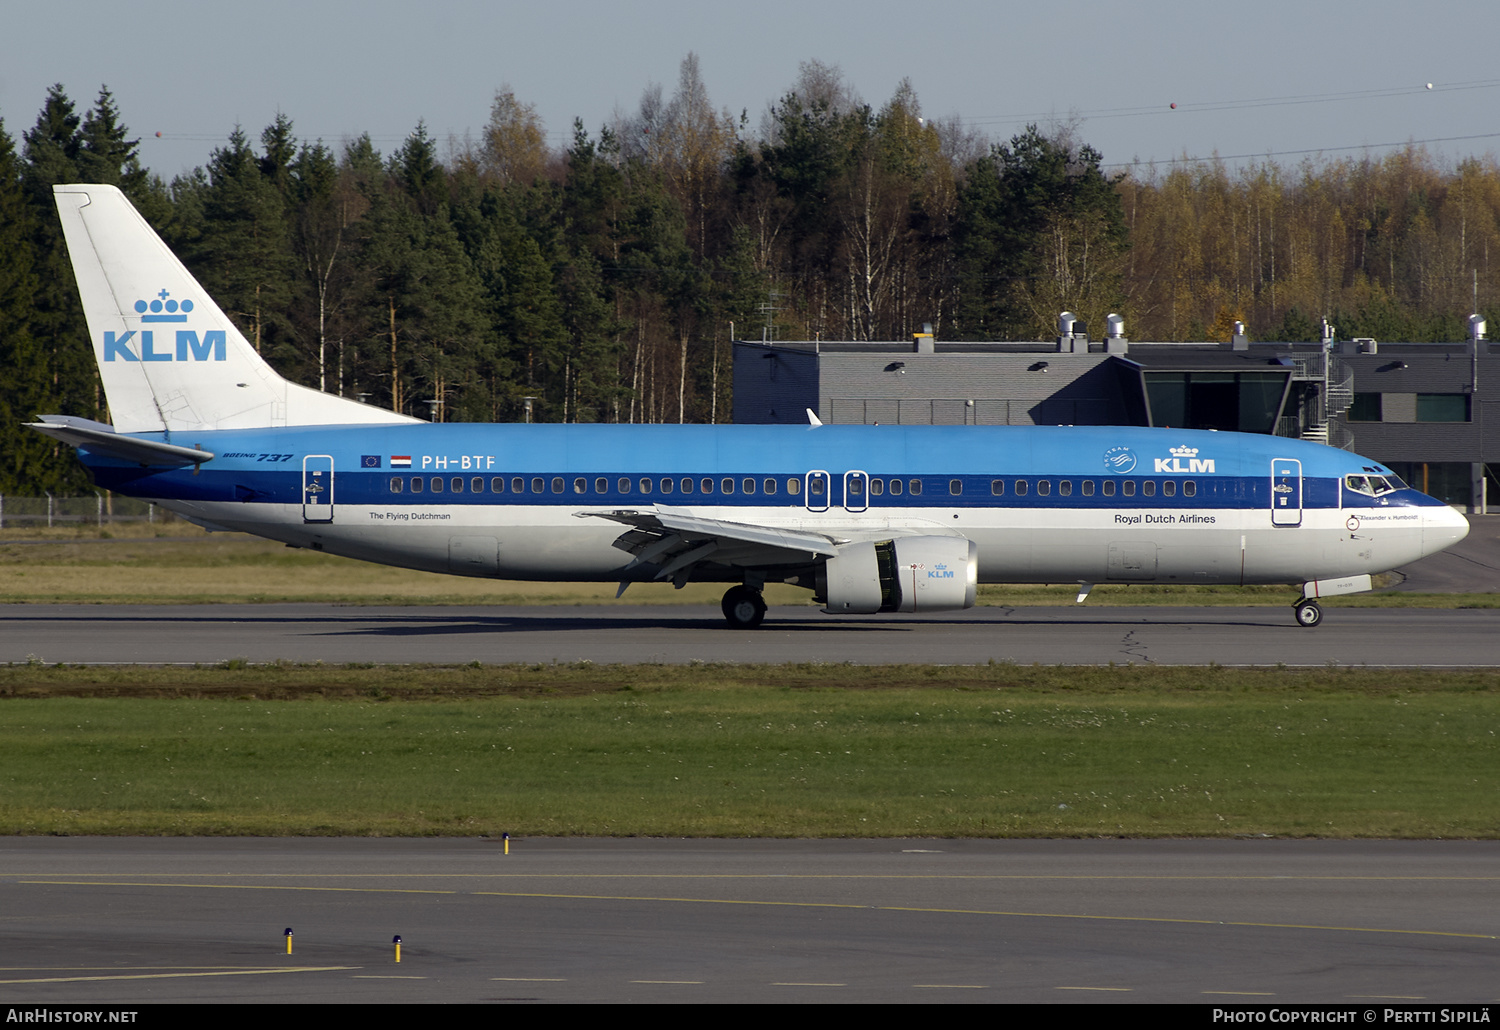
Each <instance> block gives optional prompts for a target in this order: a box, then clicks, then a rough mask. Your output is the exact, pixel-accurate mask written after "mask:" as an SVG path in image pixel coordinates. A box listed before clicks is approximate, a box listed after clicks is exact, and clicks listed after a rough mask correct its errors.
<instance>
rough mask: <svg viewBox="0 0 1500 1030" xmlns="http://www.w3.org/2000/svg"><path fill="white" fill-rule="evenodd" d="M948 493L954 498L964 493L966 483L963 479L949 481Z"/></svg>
mask: <svg viewBox="0 0 1500 1030" xmlns="http://www.w3.org/2000/svg"><path fill="white" fill-rule="evenodd" d="M948 492H949V493H950V494H952V495H953V496H954V497H957V496H958V495H959V494H961V493H963V492H964V481H963V480H962V479H950V480H948Z"/></svg>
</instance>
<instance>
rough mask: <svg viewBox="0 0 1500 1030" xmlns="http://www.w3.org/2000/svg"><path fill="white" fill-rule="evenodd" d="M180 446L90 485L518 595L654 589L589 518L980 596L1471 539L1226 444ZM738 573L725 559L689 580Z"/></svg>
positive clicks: (374, 440)
mask: <svg viewBox="0 0 1500 1030" xmlns="http://www.w3.org/2000/svg"><path fill="white" fill-rule="evenodd" d="M144 435H149V436H150V437H151V438H154V439H163V435H162V434H144ZM171 442H173V443H175V444H178V445H179V446H180V445H188V446H194V447H201V448H202V449H204V450H208V451H212V452H213V453H214V454H215V457H214V459H213V460H212V461H211V462H207V463H204V464H203V465H202V466H201V467H199V468H198V469H196V470H194V469H191V468H177V469H170V470H163V469H159V468H144V467H141V466H140V465H137V464H132V463H130V462H127V461H123V460H115V459H110V458H108V457H98V456H92V455H89V454H88V453H87V452H85V460H86V461H87V462H88V464H89V465H90V466H91V468H92V469H93V472H94V475H95V478H96V479H97V481H98V482H99V484H100V485H101V486H105V487H109V488H110V489H114V490H118V491H121V492H123V493H128V494H134V495H137V496H144V497H150V498H152V499H154V500H157V501H159V502H161V503H162V504H163V505H165V506H167V507H169V508H172V509H174V510H176V511H179V512H181V513H182V514H184V515H187V516H189V517H192V518H195V519H198V520H200V521H203V522H206V523H209V524H212V525H216V526H221V527H224V528H228V529H237V530H243V531H246V532H251V533H256V534H259V535H261V536H266V537H270V538H273V539H276V540H281V541H284V542H286V543H289V544H294V545H298V546H307V547H316V548H319V549H321V550H324V551H328V552H330V553H334V554H341V555H346V556H348V557H352V558H361V559H365V560H370V561H378V562H383V563H387V564H394V565H401V566H406V567H409V568H414V569H424V570H428V571H433V572H449V573H458V574H465V575H476V576H492V577H498V578H511V579H537V580H595V581H598V580H646V579H651V578H653V577H654V576H656V575H657V573H658V572H659V571H660V566H659V565H656V564H652V563H650V562H647V563H644V564H642V563H634V564H633V557H632V554H631V553H629V552H628V551H626V550H623V549H621V548H620V547H619V546H616V541H617V540H619V539H620V538H621V536H622V527H621V526H620V525H619V524H617V523H615V522H612V521H609V520H607V519H604V518H600V517H590V516H589V515H588V514H587V513H597V512H605V511H618V510H631V511H651V510H655V509H656V508H658V507H660V508H663V509H666V510H672V511H676V512H681V513H684V514H686V515H690V516H692V517H695V518H699V519H707V520H721V521H723V522H726V523H735V524H748V525H755V526H762V527H773V528H778V529H786V530H794V531H801V532H809V533H815V534H820V535H823V536H826V537H828V538H829V539H830V541H831V542H843V541H850V540H877V539H881V538H883V537H889V536H892V535H902V534H905V535H912V534H917V535H923V536H961V537H964V538H967V539H969V540H972V541H973V542H974V543H975V544H977V546H978V578H979V581H981V582H990V583H1002V582H1003V583H1024V582H1071V581H1086V582H1100V583H1103V582H1156V583H1231V584H1248V583H1287V582H1300V581H1306V580H1322V579H1328V578H1332V577H1339V576H1351V575H1358V574H1368V573H1375V572H1381V571H1385V570H1387V569H1391V568H1394V567H1396V566H1399V565H1404V564H1407V563H1409V562H1412V561H1415V560H1416V559H1418V558H1420V557H1422V556H1423V555H1424V554H1428V553H1431V552H1433V551H1435V550H1438V549H1440V548H1442V547H1446V546H1448V545H1449V544H1451V543H1453V542H1454V541H1456V540H1457V539H1459V538H1461V537H1462V536H1463V534H1464V532H1466V531H1467V525H1466V523H1465V522H1464V520H1463V517H1462V516H1461V515H1459V514H1457V513H1456V512H1454V511H1453V510H1452V509H1451V508H1449V507H1448V506H1446V505H1443V504H1441V503H1440V502H1438V501H1435V500H1434V499H1432V498H1430V497H1427V496H1426V495H1424V494H1421V493H1420V492H1418V491H1415V490H1411V489H1409V488H1397V489H1392V490H1388V491H1386V492H1384V493H1382V494H1381V495H1380V496H1375V495H1374V494H1373V493H1366V492H1359V491H1356V490H1354V489H1351V488H1350V486H1349V485H1348V482H1349V477H1350V476H1356V477H1360V476H1368V475H1369V474H1370V473H1372V472H1373V471H1375V470H1377V469H1379V466H1375V465H1373V464H1372V463H1371V462H1369V461H1368V460H1367V459H1364V458H1360V457H1359V456H1357V455H1352V454H1349V453H1348V452H1344V451H1338V450H1335V449H1332V448H1328V447H1324V446H1321V445H1317V444H1309V443H1305V442H1302V441H1297V440H1288V439H1283V438H1277V437H1264V436H1251V435H1244V434H1235V433H1212V432H1194V431H1181V430H1161V429H1139V428H1125V427H1120V428H1106V429H1100V428H1089V427H1035V428H1033V427H994V428H989V427H911V426H881V427H865V426H852V427H851V426H818V427H785V426H738V427H736V426H616V425H612V426H577V425H572V426H549V425H475V424H448V425H395V426H351V427H339V426H327V427H297V428H290V427H289V428H276V429H258V430H241V431H202V432H196V433H186V432H183V431H178V432H176V433H173V434H172V441H171ZM1278 463H1279V465H1280V467H1278ZM1379 471H1380V472H1381V473H1384V470H1383V469H1380V470H1379ZM1384 474H1385V475H1389V474H1388V473H1384ZM580 515H582V516H583V517H580ZM804 564H806V563H799V562H798V561H796V560H788V561H787V562H785V563H784V564H783V566H782V567H781V568H780V569H777V570H775V571H778V572H785V573H789V574H795V573H796V572H797V571H798V570H799V567H800V566H801V565H804ZM628 566H633V567H630V568H627V567H628ZM741 576H742V570H741V567H740V565H739V564H738V563H736V562H735V561H734V560H733V555H732V554H721V555H718V556H717V558H716V559H715V558H714V557H711V558H710V559H709V560H705V561H704V562H702V563H699V564H698V565H697V567H696V569H695V571H694V573H693V578H695V579H698V580H717V581H732V580H738V579H740V578H741Z"/></svg>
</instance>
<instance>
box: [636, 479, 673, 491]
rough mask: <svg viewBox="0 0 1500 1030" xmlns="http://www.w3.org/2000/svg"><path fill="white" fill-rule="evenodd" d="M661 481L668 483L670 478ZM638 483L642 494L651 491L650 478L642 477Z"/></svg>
mask: <svg viewBox="0 0 1500 1030" xmlns="http://www.w3.org/2000/svg"><path fill="white" fill-rule="evenodd" d="M662 482H663V483H670V482H671V480H670V479H663V480H662ZM638 485H639V486H640V488H641V493H643V494H649V493H650V492H651V487H652V485H653V484H652V482H651V480H649V479H642V480H641V481H640V483H639V484H638Z"/></svg>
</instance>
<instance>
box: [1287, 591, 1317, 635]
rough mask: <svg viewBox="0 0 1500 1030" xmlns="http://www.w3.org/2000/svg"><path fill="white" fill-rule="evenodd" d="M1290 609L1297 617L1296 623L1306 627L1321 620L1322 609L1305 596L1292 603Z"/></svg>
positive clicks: (1314, 624) (1309, 627)
mask: <svg viewBox="0 0 1500 1030" xmlns="http://www.w3.org/2000/svg"><path fill="white" fill-rule="evenodd" d="M1292 611H1293V613H1294V614H1295V615H1296V617H1297V625H1299V626H1306V627H1307V628H1308V629H1311V628H1312V627H1314V626H1316V625H1317V624H1318V623H1320V622H1322V621H1323V609H1322V608H1319V607H1318V602H1317V601H1313V600H1310V599H1308V598H1306V597H1303V598H1299V599H1298V600H1297V603H1296V604H1294V605H1292Z"/></svg>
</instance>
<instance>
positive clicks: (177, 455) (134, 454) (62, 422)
mask: <svg viewBox="0 0 1500 1030" xmlns="http://www.w3.org/2000/svg"><path fill="white" fill-rule="evenodd" d="M40 417H41V419H42V421H40V422H27V423H26V426H27V428H29V429H35V430H36V431H37V432H38V433H41V434H42V435H43V436H50V437H52V438H53V439H54V440H61V441H62V442H63V443H66V444H72V445H73V446H74V447H86V448H88V449H89V450H90V451H92V452H93V453H95V454H108V455H109V456H110V457H112V458H122V459H124V460H125V461H134V462H137V463H139V464H141V465H164V466H170V467H175V466H179V465H201V464H203V463H204V462H205V461H213V460H214V453H213V451H205V450H202V449H195V448H192V447H178V446H177V445H176V444H170V443H160V442H159V441H156V440H141V439H137V438H136V437H133V436H121V435H120V434H119V433H116V432H115V429H114V426H110V425H106V424H105V423H103V422H93V421H90V420H89V419H86V418H72V417H70V416H67V415H42V416H40Z"/></svg>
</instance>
